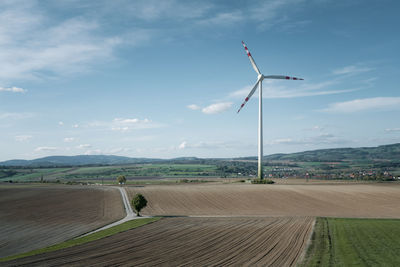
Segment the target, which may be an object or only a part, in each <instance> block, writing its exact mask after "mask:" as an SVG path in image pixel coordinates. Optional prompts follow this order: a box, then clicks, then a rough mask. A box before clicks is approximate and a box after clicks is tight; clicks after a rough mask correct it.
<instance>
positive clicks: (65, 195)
mask: <svg viewBox="0 0 400 267" xmlns="http://www.w3.org/2000/svg"><path fill="white" fill-rule="evenodd" d="M122 217H124V211H123V207H122V201H121V196H120V193H119V191H117V190H115V189H113V188H94V187H82V186H61V185H60V186H56V185H51V186H46V185H40V186H38V185H2V186H0V248H1V249H0V257H4V256H9V255H12V254H16V253H21V252H26V251H29V250H32V249H36V248H40V247H44V246H49V245H52V244H56V243H59V242H62V241H65V240H67V239H70V238H72V237H75V236H77V235H80V234H83V233H86V232H88V231H90V230H92V229H95V228H98V227H100V226H103V225H105V224H108V223H110V222H113V221H115V220H118V219H120V218H122Z"/></svg>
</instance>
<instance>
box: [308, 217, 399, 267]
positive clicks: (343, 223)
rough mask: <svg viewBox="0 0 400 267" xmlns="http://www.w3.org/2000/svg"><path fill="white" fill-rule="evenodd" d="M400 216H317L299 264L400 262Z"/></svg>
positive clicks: (391, 263) (381, 264)
mask: <svg viewBox="0 0 400 267" xmlns="http://www.w3.org/2000/svg"><path fill="white" fill-rule="evenodd" d="M399 251H400V220H399V219H355V218H317V221H316V224H315V228H314V233H313V235H312V237H311V245H310V246H309V248H308V250H307V254H306V257H305V260H304V261H303V263H302V264H301V265H300V266H400V253H399Z"/></svg>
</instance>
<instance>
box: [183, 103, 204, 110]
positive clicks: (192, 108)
mask: <svg viewBox="0 0 400 267" xmlns="http://www.w3.org/2000/svg"><path fill="white" fill-rule="evenodd" d="M186 107H187V108H188V109H191V110H199V109H201V107H199V106H198V105H196V104H191V105H187V106H186Z"/></svg>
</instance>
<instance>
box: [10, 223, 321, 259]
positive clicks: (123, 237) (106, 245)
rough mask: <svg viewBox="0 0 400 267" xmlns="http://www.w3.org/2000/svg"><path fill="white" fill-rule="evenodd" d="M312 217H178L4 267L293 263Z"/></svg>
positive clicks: (297, 256) (308, 232) (307, 232)
mask: <svg viewBox="0 0 400 267" xmlns="http://www.w3.org/2000/svg"><path fill="white" fill-rule="evenodd" d="M313 221H314V219H313V218H312V217H280V218H278V217H257V218H254V217H253V218H246V217H229V218H227V217H225V218H215V217H201V218H192V217H175V218H165V219H163V220H161V221H158V222H156V223H151V224H148V225H145V226H142V227H139V228H136V229H132V230H129V231H127V232H124V233H119V234H116V235H114V236H111V237H108V238H104V239H101V240H98V241H95V242H91V243H87V244H84V245H80V246H76V247H71V248H68V249H63V250H60V251H55V252H51V253H46V254H42V255H36V256H32V257H27V258H22V259H19V260H16V261H12V262H6V263H5V264H6V265H5V266H8V265H10V266H12V265H26V266H63V265H65V266H107V265H108V266H110V265H113V266H115V265H127V266H132V265H134V266H149V265H152V266H155V265H164V266H165V265H167V266H184V265H189V266H221V265H240V266H266V265H269V266H294V265H295V264H296V262H297V260H298V258H299V255H300V254H301V252H302V251H303V249H304V248H305V244H306V241H307V240H308V238H309V236H310V234H311V228H312V224H313Z"/></svg>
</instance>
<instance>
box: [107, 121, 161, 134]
mask: <svg viewBox="0 0 400 267" xmlns="http://www.w3.org/2000/svg"><path fill="white" fill-rule="evenodd" d="M163 126H164V125H162V124H160V123H155V122H152V121H151V120H149V119H147V118H145V119H143V120H141V119H138V118H131V119H130V118H115V119H114V120H113V121H112V123H111V129H112V130H114V131H122V132H125V131H128V130H133V129H153V128H160V127H163Z"/></svg>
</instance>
